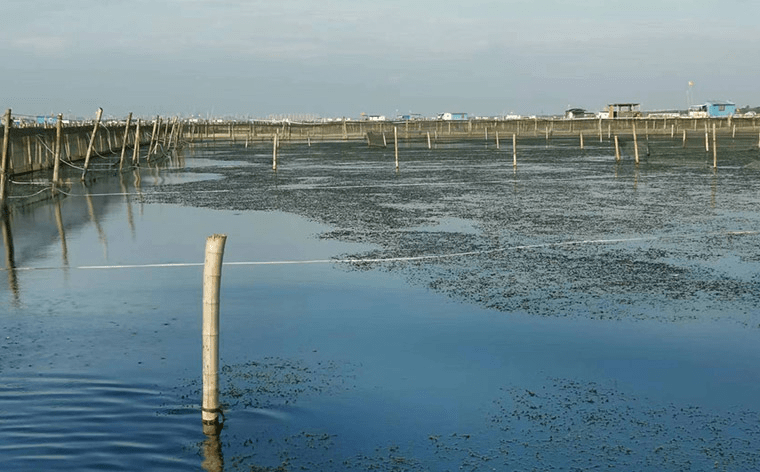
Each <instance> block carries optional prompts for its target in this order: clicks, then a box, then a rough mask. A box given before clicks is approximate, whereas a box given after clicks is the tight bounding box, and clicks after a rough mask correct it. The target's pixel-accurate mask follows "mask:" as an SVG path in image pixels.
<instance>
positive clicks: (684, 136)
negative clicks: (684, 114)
mask: <svg viewBox="0 0 760 472" xmlns="http://www.w3.org/2000/svg"><path fill="white" fill-rule="evenodd" d="M683 147H686V129H685V128H684V130H683Z"/></svg>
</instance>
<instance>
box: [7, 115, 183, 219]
mask: <svg viewBox="0 0 760 472" xmlns="http://www.w3.org/2000/svg"><path fill="white" fill-rule="evenodd" d="M102 116H103V109H102V108H98V111H97V113H96V116H95V122H94V125H93V130H92V134H91V135H90V140H89V143H88V146H87V151H86V154H85V157H84V167H83V171H82V176H81V180H82V181H84V180H85V178H86V176H87V173H88V171H89V168H90V160H91V158H92V155H93V153H94V152H95V142H96V136H97V133H98V129H99V128H100V123H101V118H102ZM3 125H4V133H3V143H2V155H1V156H0V211H4V209H5V207H6V200H7V196H8V182H9V178H10V175H9V174H10V172H9V163H8V161H9V159H10V153H9V148H10V139H11V133H12V128H13V117H12V112H11V109H8V110H6V112H5V115H4V117H3ZM131 125H132V113H131V112H130V113H129V115H128V116H127V121H126V126H125V127H124V136H123V139H122V147H121V155H120V158H119V170H120V171H121V170H122V169H123V166H124V163H125V160H126V152H127V143H128V141H129V139H128V138H129V131H130V127H131ZM170 125H171V129H170ZM141 126H142V120H140V119H138V120H137V122H136V125H135V135H134V136H135V138H134V146H133V153H132V165H133V166H138V165H139V163H140V142H141V137H142V135H141ZM182 126H183V124H182V122H179V121H178V120H177V118H174V120H172V121H170V120H167V121H166V129H165V130H164V132H163V143H161V135H162V132H161V118H160V117H159V116H156V119H155V120H154V122H153V130H152V132H151V138H150V143H149V146H148V155H147V160H148V161H150V160H151V158H152V157H153V156H156V155H157V154H158V150H159V147H160V146H161V145H162V144H163V146H164V147H165V149H171V148H172V146H175V147H176V146H177V143H178V142H179V139H180V137H181V136H182V134H181V133H182ZM62 127H63V115H62V114H59V115H58V117H57V120H56V132H55V144H54V149H53V177H52V182H51V183H52V188H53V192H55V191H56V188H57V187H58V186H59V185H60V162H61V154H62V149H63V146H62V137H63V129H62Z"/></svg>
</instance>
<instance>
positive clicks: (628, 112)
mask: <svg viewBox="0 0 760 472" xmlns="http://www.w3.org/2000/svg"><path fill="white" fill-rule="evenodd" d="M607 109H608V111H609V117H610V118H637V117H639V116H641V107H640V105H639V104H638V103H611V104H609V105H607Z"/></svg>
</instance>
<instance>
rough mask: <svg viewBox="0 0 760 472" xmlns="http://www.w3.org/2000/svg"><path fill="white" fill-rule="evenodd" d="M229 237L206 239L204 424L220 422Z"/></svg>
mask: <svg viewBox="0 0 760 472" xmlns="http://www.w3.org/2000/svg"><path fill="white" fill-rule="evenodd" d="M226 241H227V235H225V234H214V235H212V236H209V237H208V238H207V239H206V258H205V263H204V266H203V333H202V334H203V402H202V404H201V417H202V420H203V424H204V425H215V424H218V422H219V287H220V286H221V280H222V259H223V257H224V244H225V242H226Z"/></svg>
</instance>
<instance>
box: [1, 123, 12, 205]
mask: <svg viewBox="0 0 760 472" xmlns="http://www.w3.org/2000/svg"><path fill="white" fill-rule="evenodd" d="M4 124H5V130H4V133H3V151H2V153H3V154H2V161H0V213H4V212H5V198H6V197H7V194H8V187H7V184H8V146H9V145H10V137H11V128H12V127H13V121H12V120H11V109H10V108H8V110H6V112H5V123H4Z"/></svg>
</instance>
